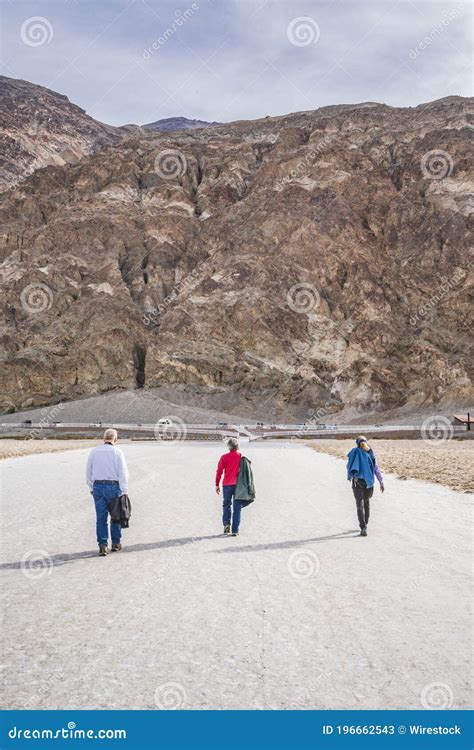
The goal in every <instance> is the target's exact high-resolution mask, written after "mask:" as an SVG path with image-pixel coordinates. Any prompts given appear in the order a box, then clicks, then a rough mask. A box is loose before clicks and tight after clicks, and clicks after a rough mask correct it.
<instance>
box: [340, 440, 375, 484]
mask: <svg viewBox="0 0 474 750" xmlns="http://www.w3.org/2000/svg"><path fill="white" fill-rule="evenodd" d="M375 465H376V462H375V455H374V452H373V450H372V448H371V449H370V450H369V451H365V450H364V449H363V448H352V450H351V451H349V453H348V454H347V478H348V479H349V480H351V479H363V480H364V481H365V484H366V486H367V487H373V486H374V473H375Z"/></svg>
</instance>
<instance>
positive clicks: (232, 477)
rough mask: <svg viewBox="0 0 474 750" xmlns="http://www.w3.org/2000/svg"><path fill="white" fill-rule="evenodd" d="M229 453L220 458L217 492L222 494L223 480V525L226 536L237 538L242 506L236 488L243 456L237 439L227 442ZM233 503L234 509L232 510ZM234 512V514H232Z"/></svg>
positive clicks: (230, 439)
mask: <svg viewBox="0 0 474 750" xmlns="http://www.w3.org/2000/svg"><path fill="white" fill-rule="evenodd" d="M227 447H228V449H229V450H228V452H227V453H224V455H223V456H221V457H220V459H219V463H218V464H217V471H216V492H217V494H218V495H219V493H220V482H221V478H222V494H223V500H222V523H223V526H224V534H226V535H228V534H230V533H231V522H232V534H233V535H234V536H237V534H238V532H239V525H240V512H241V510H242V505H241V503H240V501H238V500H236V499H235V488H236V485H237V478H238V476H239V469H240V460H241V454H240V452H239V441H238V440H237V439H236V438H229V440H228V441H227ZM232 501H233V508H232ZM232 511H233V512H232Z"/></svg>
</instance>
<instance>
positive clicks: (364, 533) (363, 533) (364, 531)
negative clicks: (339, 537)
mask: <svg viewBox="0 0 474 750" xmlns="http://www.w3.org/2000/svg"><path fill="white" fill-rule="evenodd" d="M360 535H361V536H367V528H366V527H365V526H364V528H363V529H361V530H360Z"/></svg>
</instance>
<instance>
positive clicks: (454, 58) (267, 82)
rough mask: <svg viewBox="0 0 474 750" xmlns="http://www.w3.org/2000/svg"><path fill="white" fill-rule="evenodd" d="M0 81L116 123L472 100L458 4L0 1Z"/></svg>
mask: <svg viewBox="0 0 474 750" xmlns="http://www.w3.org/2000/svg"><path fill="white" fill-rule="evenodd" d="M0 4H1V5H0V7H1V11H2V46H1V53H0V58H1V72H2V73H3V74H4V75H7V76H10V77H13V78H23V79H26V80H29V81H33V82H34V83H38V84H41V85H43V86H47V87H49V88H51V89H53V90H55V91H59V92H60V93H63V94H66V95H67V96H68V97H69V99H71V101H73V102H74V103H76V104H79V105H80V106H81V107H83V108H84V109H86V110H87V112H88V113H89V114H91V115H92V116H93V117H95V118H97V119H99V120H102V121H104V122H107V123H110V124H112V125H122V124H124V123H128V122H135V123H139V124H143V123H147V122H151V121H153V120H157V119H161V118H163V117H172V116H178V115H182V116H185V117H190V118H193V117H196V118H199V119H203V120H219V121H229V120H236V119H248V118H257V117H264V116H266V115H278V114H285V113H287V112H294V111H298V110H308V109H316V108H317V107H321V106H324V105H326V104H341V103H350V102H361V101H383V102H386V103H387V104H391V105H394V106H413V105H416V104H420V103H421V102H426V101H430V100H432V99H438V98H440V97H443V96H448V95H450V94H460V95H463V96H470V95H472V82H471V73H470V62H471V60H470V54H471V51H470V47H471V44H472V37H471V31H470V30H471V28H472V6H471V4H470V2H468V0H464V1H463V0H454V2H450V0H446V1H445V0H430V1H429V2H428V1H426V0H423V1H421V2H420V0H374V1H373V2H366V1H365V0H326V2H320V1H319V0H195V1H194V2H193V0H36V1H35V2H32V1H31V0H0Z"/></svg>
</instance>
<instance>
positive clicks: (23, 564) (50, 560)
mask: <svg viewBox="0 0 474 750" xmlns="http://www.w3.org/2000/svg"><path fill="white" fill-rule="evenodd" d="M218 537H222V534H211V535H210V536H187V537H181V538H179V539H164V540H163V541H161V542H148V543H145V544H130V545H129V546H127V547H124V548H123V549H122V551H121V552H118V553H112V554H120V555H123V554H124V553H126V552H127V553H128V552H146V551H147V550H151V549H168V548H169V547H182V546H184V545H186V544H192V543H193V542H202V541H204V540H206V539H217V538H218ZM89 557H98V551H97V550H88V551H86V552H70V553H68V552H64V553H60V554H58V555H47V556H45V557H43V558H38V559H37V565H38V569H39V568H40V567H41V566H42V565H43V567H48V568H52V567H56V566H58V565H66V564H67V563H70V562H74V561H75V560H84V559H87V558H89ZM34 567H35V561H34V560H32V561H31V562H28V560H25V561H22V560H20V561H19V562H11V563H1V564H0V570H23V569H25V570H28V569H32V570H34Z"/></svg>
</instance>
